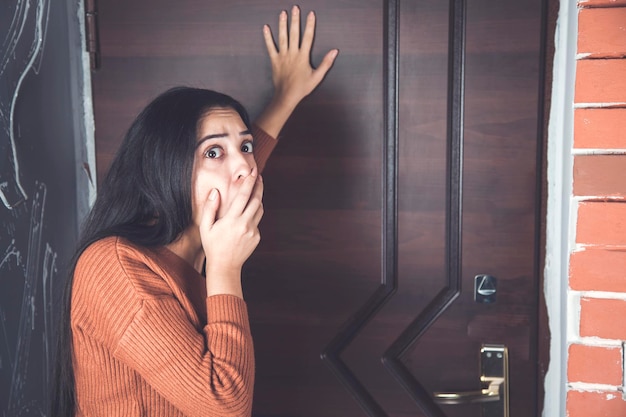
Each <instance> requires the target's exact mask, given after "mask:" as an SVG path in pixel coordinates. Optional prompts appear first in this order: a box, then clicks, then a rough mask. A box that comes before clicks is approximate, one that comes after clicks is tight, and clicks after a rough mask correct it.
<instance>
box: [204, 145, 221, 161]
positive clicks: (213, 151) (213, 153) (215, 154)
mask: <svg viewBox="0 0 626 417" xmlns="http://www.w3.org/2000/svg"><path fill="white" fill-rule="evenodd" d="M223 154H224V151H223V150H222V148H219V147H217V146H216V147H213V148H209V149H207V151H206V152H205V153H204V156H205V157H206V158H211V159H215V158H219V157H221V156H222V155H223Z"/></svg>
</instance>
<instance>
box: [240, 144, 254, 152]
mask: <svg viewBox="0 0 626 417" xmlns="http://www.w3.org/2000/svg"><path fill="white" fill-rule="evenodd" d="M253 151H254V146H252V142H246V143H244V144H243V145H241V152H244V153H252V152H253Z"/></svg>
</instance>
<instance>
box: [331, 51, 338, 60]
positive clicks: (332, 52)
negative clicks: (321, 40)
mask: <svg viewBox="0 0 626 417" xmlns="http://www.w3.org/2000/svg"><path fill="white" fill-rule="evenodd" d="M338 54H339V49H333V50H332V51H330V56H331V57H333V58H336V57H337V55H338Z"/></svg>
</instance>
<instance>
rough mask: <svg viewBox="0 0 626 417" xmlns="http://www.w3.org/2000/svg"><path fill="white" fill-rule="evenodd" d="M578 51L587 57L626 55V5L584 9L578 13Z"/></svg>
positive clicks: (619, 56) (618, 56)
mask: <svg viewBox="0 0 626 417" xmlns="http://www.w3.org/2000/svg"><path fill="white" fill-rule="evenodd" d="M578 53H579V54H585V55H586V56H585V58H587V57H588V58H621V57H624V56H626V7H618V8H600V9H598V8H593V9H582V10H581V11H580V13H579V14H578Z"/></svg>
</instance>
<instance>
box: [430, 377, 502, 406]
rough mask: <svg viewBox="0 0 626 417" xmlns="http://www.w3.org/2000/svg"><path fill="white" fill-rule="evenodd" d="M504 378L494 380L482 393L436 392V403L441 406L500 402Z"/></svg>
mask: <svg viewBox="0 0 626 417" xmlns="http://www.w3.org/2000/svg"><path fill="white" fill-rule="evenodd" d="M503 382H504V378H494V379H493V381H491V383H490V384H489V387H487V388H483V389H481V390H480V391H465V392H436V393H435V394H434V396H435V401H436V402H437V403H439V404H473V403H486V402H492V401H500V385H502V383H503Z"/></svg>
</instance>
